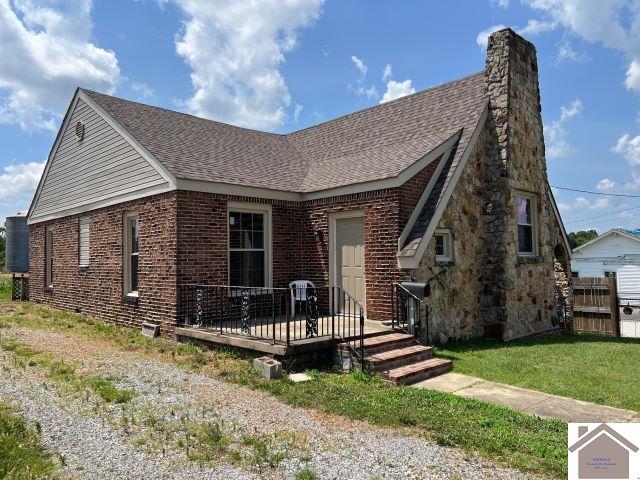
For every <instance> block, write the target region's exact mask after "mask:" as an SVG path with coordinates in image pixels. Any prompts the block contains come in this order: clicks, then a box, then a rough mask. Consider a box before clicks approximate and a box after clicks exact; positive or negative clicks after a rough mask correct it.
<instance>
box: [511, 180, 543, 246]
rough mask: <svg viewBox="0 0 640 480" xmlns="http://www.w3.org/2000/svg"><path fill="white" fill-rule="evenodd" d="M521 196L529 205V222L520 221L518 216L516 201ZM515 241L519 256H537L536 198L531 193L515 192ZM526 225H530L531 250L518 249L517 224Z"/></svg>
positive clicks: (518, 235)
mask: <svg viewBox="0 0 640 480" xmlns="http://www.w3.org/2000/svg"><path fill="white" fill-rule="evenodd" d="M521 198H525V199H527V200H529V201H530V202H531V203H530V206H531V223H520V220H519V218H518V203H519V200H520V199H521ZM515 212H516V242H517V244H516V245H517V248H518V256H520V257H537V256H538V198H537V196H536V195H534V194H532V193H525V192H517V193H516V207H515ZM520 225H526V226H530V227H531V248H532V251H531V252H523V251H521V250H520V232H519V230H520V229H519V228H518V227H519V226H520Z"/></svg>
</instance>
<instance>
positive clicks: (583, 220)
mask: <svg viewBox="0 0 640 480" xmlns="http://www.w3.org/2000/svg"><path fill="white" fill-rule="evenodd" d="M636 208H640V205H636V206H635V207H631V208H625V209H624V210H616V211H615V212H608V213H603V214H602V215H596V216H594V217H587V218H583V219H581V220H572V221H570V222H566V223H567V224H569V223H579V222H585V221H587V220H594V219H596V218H602V217H607V216H609V215H615V214H616V213H622V212H628V211H629V210H635V209H636Z"/></svg>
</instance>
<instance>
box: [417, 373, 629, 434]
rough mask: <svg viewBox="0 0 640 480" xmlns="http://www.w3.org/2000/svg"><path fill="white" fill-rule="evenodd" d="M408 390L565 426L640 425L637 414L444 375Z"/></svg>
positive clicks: (457, 375) (532, 391)
mask: <svg viewBox="0 0 640 480" xmlns="http://www.w3.org/2000/svg"><path fill="white" fill-rule="evenodd" d="M412 386H413V387H416V388H430V389H432V390H438V391H441V392H450V393H455V394H456V395H460V396H461V397H467V398H474V399H476V400H482V401H483V402H488V403H493V404H496V405H500V406H503V407H509V408H513V409H515V410H520V411H521V412H524V413H531V414H533V415H537V416H539V417H543V418H557V419H559V420H564V421H565V422H585V423H597V422H610V423H615V422H617V423H624V422H640V413H638V412H634V411H632V410H624V409H621V408H614V407H607V406H605V405H596V404H595V403H589V402H582V401H580V400H575V399H573V398H567V397H560V396H558V395H551V394H550V393H543V392H538V391H536V390H527V389H524V388H518V387H512V386H511V385H504V384H502V383H494V382H488V381H486V380H482V379H481V378H476V377H470V376H469V375H462V374H460V373H446V374H444V375H440V376H438V377H434V378H430V379H428V380H423V381H422V382H419V383H415V384H413V385H412Z"/></svg>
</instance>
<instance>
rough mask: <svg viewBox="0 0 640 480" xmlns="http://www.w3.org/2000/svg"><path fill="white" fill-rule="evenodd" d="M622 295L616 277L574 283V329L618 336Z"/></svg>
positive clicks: (576, 279) (586, 279) (582, 279)
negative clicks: (619, 295)
mask: <svg viewBox="0 0 640 480" xmlns="http://www.w3.org/2000/svg"><path fill="white" fill-rule="evenodd" d="M618 313H619V312H618V292H617V289H616V279H615V278H613V277H584V278H574V279H573V329H574V330H575V331H577V332H585V333H597V334H599V335H611V336H614V337H615V336H618Z"/></svg>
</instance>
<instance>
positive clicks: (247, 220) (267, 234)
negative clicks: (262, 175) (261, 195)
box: [228, 202, 271, 287]
mask: <svg viewBox="0 0 640 480" xmlns="http://www.w3.org/2000/svg"><path fill="white" fill-rule="evenodd" d="M228 229H229V230H228V231H229V252H228V253H229V257H228V258H229V285H233V286H244V287H270V286H271V211H270V209H269V207H268V205H259V204H242V203H240V202H233V203H230V204H229V207H228Z"/></svg>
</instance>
